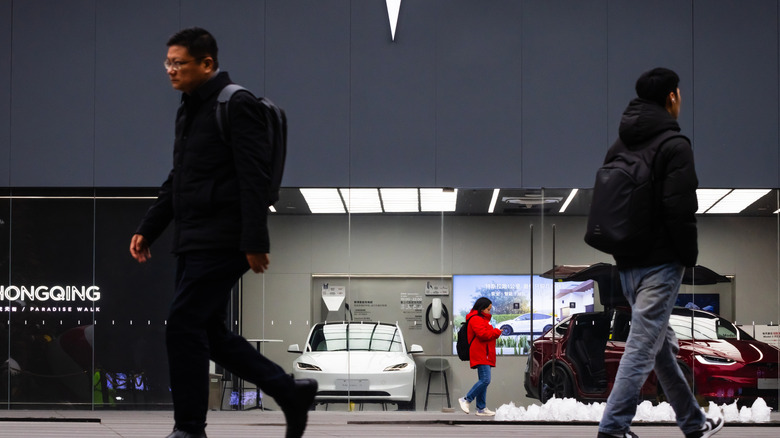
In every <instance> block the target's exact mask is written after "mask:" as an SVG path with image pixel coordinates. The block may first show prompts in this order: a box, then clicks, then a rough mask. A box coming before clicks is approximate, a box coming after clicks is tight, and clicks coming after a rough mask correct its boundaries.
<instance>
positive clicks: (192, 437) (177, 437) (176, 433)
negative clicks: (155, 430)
mask: <svg viewBox="0 0 780 438" xmlns="http://www.w3.org/2000/svg"><path fill="white" fill-rule="evenodd" d="M165 438H206V432H200V433H192V432H185V431H183V430H178V429H173V432H171V434H170V435H168V436H167V437H165Z"/></svg>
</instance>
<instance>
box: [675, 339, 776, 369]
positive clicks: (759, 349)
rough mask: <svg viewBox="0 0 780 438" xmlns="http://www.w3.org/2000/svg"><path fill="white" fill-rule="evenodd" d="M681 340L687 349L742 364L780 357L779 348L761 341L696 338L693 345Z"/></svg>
mask: <svg viewBox="0 0 780 438" xmlns="http://www.w3.org/2000/svg"><path fill="white" fill-rule="evenodd" d="M683 342H684V344H685V345H686V346H687V348H688V349H690V350H693V351H694V352H695V353H696V354H708V355H712V356H718V357H722V358H726V359H731V360H735V361H737V362H741V363H744V364H751V363H755V362H763V363H767V362H769V363H778V360H779V359H780V350H778V349H777V348H775V347H773V346H771V345H769V344H765V343H763V342H757V341H741V340H736V339H718V340H711V341H703V340H696V341H695V346H694V345H692V344H691V342H690V341H683Z"/></svg>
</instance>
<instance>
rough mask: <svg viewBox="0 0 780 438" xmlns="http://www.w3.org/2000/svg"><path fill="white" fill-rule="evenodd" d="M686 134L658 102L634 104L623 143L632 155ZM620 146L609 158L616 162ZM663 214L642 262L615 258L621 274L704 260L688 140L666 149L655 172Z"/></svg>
mask: <svg viewBox="0 0 780 438" xmlns="http://www.w3.org/2000/svg"><path fill="white" fill-rule="evenodd" d="M669 130H672V131H675V132H680V125H678V124H677V120H676V119H675V118H674V117H673V116H672V115H671V114H669V112H668V111H666V109H665V108H664V107H662V106H660V105H658V104H657V103H655V102H651V101H649V100H644V99H638V98H637V99H634V100H632V101H631V102H630V103H629V104H628V107H627V108H626V110H625V111H624V112H623V118H622V119H621V121H620V129H619V135H620V141H622V142H623V144H625V145H626V147H628V148H629V149H632V148H637V147H645V146H646V145H649V144H650V143H649V141H650V140H651V139H653V138H654V137H656V136H658V135H659V134H662V133H664V132H666V131H669ZM615 148H616V146H613V147H612V148H610V150H609V152H607V157H606V159H605V162H606V161H608V160H609V159H610V158H611V155H612V154H613V151H614V150H615ZM653 172H654V174H655V184H656V194H657V195H656V196H657V201H658V202H657V211H656V226H655V228H654V234H655V238H654V239H653V245H652V246H651V247H650V248H647V251H644V252H643V253H642V254H641V255H638V256H630V257H625V256H620V257H615V261H616V262H617V266H618V268H619V269H625V268H634V267H646V266H656V265H660V264H664V263H669V262H679V263H681V264H682V265H684V266H694V265H695V264H696V258H697V257H698V253H699V250H698V243H697V232H696V216H695V215H696V210H697V209H698V202H697V200H696V189H697V188H698V186H699V181H698V179H697V178H696V169H695V167H694V164H693V150H692V149H691V144H690V143H689V142H688V140H687V139H686V138H682V137H677V138H673V139H671V140H669V141H667V142H666V143H664V144H663V145H662V147H661V148H660V149H659V150H658V155H657V156H656V159H655V164H654V166H653Z"/></svg>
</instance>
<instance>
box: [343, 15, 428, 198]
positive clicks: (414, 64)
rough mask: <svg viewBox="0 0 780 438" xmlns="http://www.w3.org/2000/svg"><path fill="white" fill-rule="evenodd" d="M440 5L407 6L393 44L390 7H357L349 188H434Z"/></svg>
mask: <svg viewBox="0 0 780 438" xmlns="http://www.w3.org/2000/svg"><path fill="white" fill-rule="evenodd" d="M437 5H438V3H437V2H433V1H413V2H412V1H407V2H403V3H402V4H401V11H400V16H399V19H398V27H397V28H396V34H395V42H393V41H392V40H391V37H390V25H389V22H388V19H387V9H386V6H385V2H373V1H365V0H353V1H352V37H351V49H352V59H351V66H352V68H351V71H350V77H351V92H350V99H351V106H350V127H351V133H350V135H351V141H350V145H351V148H350V172H349V174H350V183H351V185H352V186H356V187H361V186H369V187H371V186H373V187H376V186H378V185H379V186H403V187H415V186H423V187H426V186H433V185H435V184H436V178H435V172H436V150H435V141H436V137H435V123H436V108H435V106H436V105H435V89H436V74H435V58H436V57H435V41H436V34H435V25H434V23H436V17H437V15H438V8H437Z"/></svg>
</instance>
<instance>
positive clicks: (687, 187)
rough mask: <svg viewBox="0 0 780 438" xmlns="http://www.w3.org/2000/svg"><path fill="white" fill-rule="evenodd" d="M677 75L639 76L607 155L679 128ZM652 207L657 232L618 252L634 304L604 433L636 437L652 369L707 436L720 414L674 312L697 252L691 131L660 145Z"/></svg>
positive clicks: (686, 428)
mask: <svg viewBox="0 0 780 438" xmlns="http://www.w3.org/2000/svg"><path fill="white" fill-rule="evenodd" d="M679 82H680V78H679V77H678V76H677V74H676V73H675V72H673V71H672V70H669V69H665V68H656V69H653V70H650V71H648V72H646V73H644V74H642V75H641V76H640V77H639V79H638V80H637V82H636V93H637V96H638V97H637V98H635V99H633V100H632V101H631V102H630V103H629V104H628V107H627V108H626V110H625V112H624V113H623V118H622V120H621V123H620V129H619V133H620V136H619V137H620V138H619V139H618V140H617V141H616V142H615V144H614V145H613V146H612V147H611V148H610V150H609V151H608V152H607V157H606V159H605V162H607V161H609V160H610V158H611V157H612V156H613V155H614V154H616V153H618V152H620V151H625V150H626V149H628V150H637V149H640V148H642V147H648V146H649V145H652V144H653V140H654V139H656V138H658V137H659V136H660V135H662V134H664V133H665V132H667V131H670V130H671V131H674V132H679V131H680V126H679V125H678V124H677V117H678V115H679V113H680V89H679V88H678V84H679ZM652 171H653V175H654V187H655V188H656V190H655V197H656V202H655V207H654V210H655V211H654V219H655V223H654V225H653V230H652V233H653V236H652V238H651V239H649V241H650V242H651V243H650V244H649V245H648V246H647V247H643V248H637V251H636V252H635V253H634V254H630V255H615V261H616V263H617V268H618V271H619V272H620V281H621V284H622V286H623V294H624V295H625V297H626V299H627V300H628V302H629V303H630V304H631V310H632V316H631V332H630V334H629V336H628V340H627V341H626V347H625V353H624V354H623V358H622V359H621V361H620V366H619V367H618V371H617V376H616V377H615V384H614V386H613V388H612V392H611V393H610V395H609V399H608V400H607V405H606V408H605V410H604V416H603V417H602V419H601V423H600V424H599V433H598V437H599V438H609V437H637V435H636V434H634V433H633V432H631V431H630V430H629V429H630V425H631V420H632V419H633V418H634V415H635V414H636V408H637V404H638V402H639V400H638V399H639V391H640V388H641V386H642V384H644V382H645V380H646V379H647V376H648V375H649V374H650V371H653V370H655V374H656V376H657V377H658V380H659V382H660V383H661V386H662V387H663V390H664V393H665V394H666V395H667V397H668V399H669V402H670V404H671V405H672V408H673V409H674V412H675V414H676V416H677V425H678V426H679V427H680V429H681V430H682V431H683V433H684V434H685V436H686V437H687V438H703V437H710V436H712V435H714V434H715V433H717V432H718V431H719V430H720V429H721V428H722V427H723V418H722V417H721V416H720V415H719V413H718V416H717V417H715V418H706V417H705V415H704V413H703V412H702V410H701V409H700V407H699V405H698V404H697V402H696V399H695V398H694V396H693V394H692V393H691V390H690V388H689V387H688V383H687V382H686V380H685V378H684V377H683V374H682V371H681V370H680V367H679V366H678V364H677V359H676V354H677V351H678V350H679V345H678V343H677V338H676V337H675V335H674V331H673V330H672V329H671V328H670V327H669V316H670V315H671V312H672V308H673V307H674V303H675V301H676V299H677V293H678V291H679V288H680V283H681V282H682V276H683V272H684V270H685V267H686V266H694V265H695V264H696V258H697V256H698V243H697V232H696V217H695V213H696V210H697V205H698V204H697V200H696V188H697V187H698V179H697V178H696V170H695V168H694V163H693V150H692V149H691V145H690V143H689V141H688V140H687V138H684V137H675V138H672V139H670V140H668V141H666V142H665V143H663V144H662V145H661V147H660V148H659V149H658V152H657V154H656V157H655V160H654V165H653V168H652Z"/></svg>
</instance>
